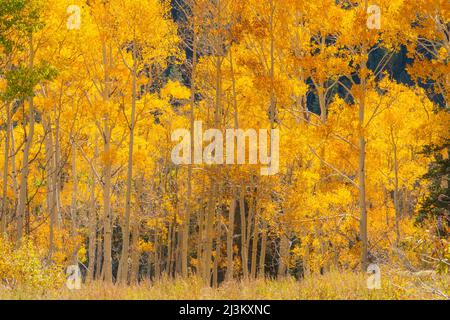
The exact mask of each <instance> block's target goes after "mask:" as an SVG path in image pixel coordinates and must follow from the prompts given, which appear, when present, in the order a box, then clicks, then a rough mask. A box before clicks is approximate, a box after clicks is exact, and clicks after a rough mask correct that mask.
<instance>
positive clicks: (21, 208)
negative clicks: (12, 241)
mask: <svg viewBox="0 0 450 320" xmlns="http://www.w3.org/2000/svg"><path fill="white" fill-rule="evenodd" d="M29 48H30V57H29V68H30V70H33V66H34V48H33V36H32V35H30V37H29ZM24 121H25V120H24ZM28 121H29V130H28V134H26V133H25V147H24V150H23V159H22V172H21V177H20V191H19V192H20V193H19V203H18V208H17V242H18V243H19V244H20V241H21V239H22V236H23V219H24V217H25V214H26V208H27V202H28V195H27V191H28V190H27V189H28V185H27V179H28V173H29V156H30V151H31V147H32V145H33V137H34V121H35V117H34V101H33V97H29V98H28ZM24 126H25V124H24ZM24 131H25V132H26V130H25V128H24Z"/></svg>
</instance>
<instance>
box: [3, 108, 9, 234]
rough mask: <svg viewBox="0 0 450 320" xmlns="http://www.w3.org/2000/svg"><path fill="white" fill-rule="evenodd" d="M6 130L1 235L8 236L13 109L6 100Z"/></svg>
mask: <svg viewBox="0 0 450 320" xmlns="http://www.w3.org/2000/svg"><path fill="white" fill-rule="evenodd" d="M5 108H6V130H5V134H6V137H5V158H4V159H5V160H4V162H3V195H2V211H1V214H2V216H1V226H0V233H1V234H0V236H4V237H5V238H6V237H7V229H8V173H9V167H8V165H9V148H10V145H9V144H10V143H9V139H10V136H11V111H10V103H9V102H6V104H5Z"/></svg>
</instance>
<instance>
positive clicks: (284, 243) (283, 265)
mask: <svg viewBox="0 0 450 320" xmlns="http://www.w3.org/2000/svg"><path fill="white" fill-rule="evenodd" d="M288 257H289V239H288V237H287V235H286V234H284V233H283V234H282V235H281V239H280V262H279V264H278V277H279V278H282V277H285V276H286V273H287V270H288V268H287V264H288V261H287V260H288Z"/></svg>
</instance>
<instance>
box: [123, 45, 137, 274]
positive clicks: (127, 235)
mask: <svg viewBox="0 0 450 320" xmlns="http://www.w3.org/2000/svg"><path fill="white" fill-rule="evenodd" d="M132 78H133V79H132V88H131V91H132V98H131V118H130V141H129V144H128V171H127V191H126V199H125V226H124V230H123V234H122V238H123V245H122V256H121V259H120V268H119V270H120V271H121V272H120V274H119V282H120V283H126V282H127V281H128V279H127V275H128V257H129V243H130V211H131V183H132V179H133V149H134V129H135V124H136V123H135V122H136V99H137V95H136V90H137V84H136V79H137V58H136V50H135V49H134V48H133V71H132Z"/></svg>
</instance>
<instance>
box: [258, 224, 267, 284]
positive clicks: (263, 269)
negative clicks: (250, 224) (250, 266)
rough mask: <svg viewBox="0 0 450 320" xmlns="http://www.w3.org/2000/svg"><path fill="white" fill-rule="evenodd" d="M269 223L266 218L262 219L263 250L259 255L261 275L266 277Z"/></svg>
mask: <svg viewBox="0 0 450 320" xmlns="http://www.w3.org/2000/svg"><path fill="white" fill-rule="evenodd" d="M266 228H267V225H266V222H265V220H262V228H261V252H260V256H259V271H258V273H259V277H260V278H264V277H265V276H266V248H267V231H266Z"/></svg>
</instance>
